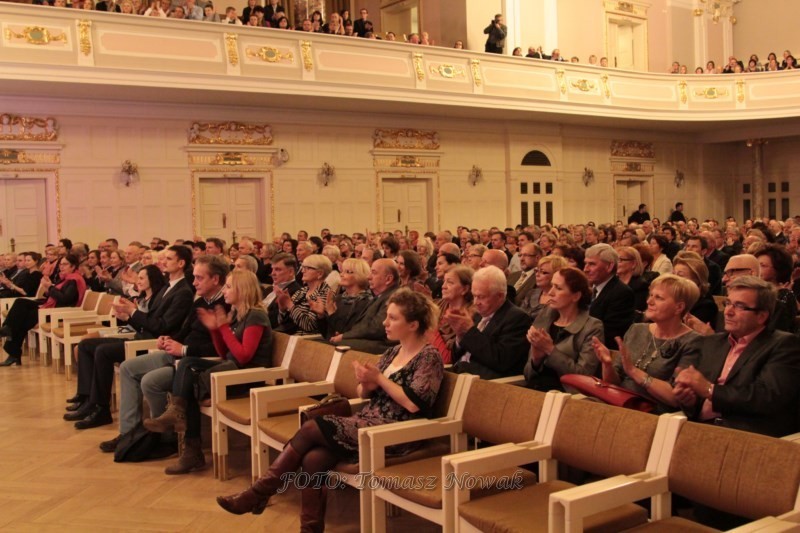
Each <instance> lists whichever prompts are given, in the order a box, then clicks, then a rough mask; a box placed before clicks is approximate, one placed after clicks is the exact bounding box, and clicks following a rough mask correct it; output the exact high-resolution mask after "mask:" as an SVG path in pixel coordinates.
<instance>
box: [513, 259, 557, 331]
mask: <svg viewBox="0 0 800 533" xmlns="http://www.w3.org/2000/svg"><path fill="white" fill-rule="evenodd" d="M531 246H532V245H531ZM567 266H569V265H568V264H567V261H566V260H565V259H564V258H563V257H559V256H557V255H548V256H547V257H542V258H541V259H540V260H539V266H538V267H537V268H536V269H535V270H536V272H535V274H534V275H533V278H534V280H535V284H536V286H535V287H534V288H533V290H531V291H529V292H528V295H527V297H526V298H525V299H524V300H523V301H522V302H521V303H520V306H519V307H520V309H522V310H523V311H525V312H526V313H527V314H528V316H530V317H531V320H536V317H538V316H539V313H541V312H542V311H543V310H544V309H545V308H546V307H547V304H548V303H550V289H551V288H552V286H553V285H552V283H553V274H555V273H556V272H557V271H559V270H561V269H562V268H566V267H567Z"/></svg>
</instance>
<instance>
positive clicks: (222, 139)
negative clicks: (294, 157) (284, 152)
mask: <svg viewBox="0 0 800 533" xmlns="http://www.w3.org/2000/svg"><path fill="white" fill-rule="evenodd" d="M189 144H237V145H256V146H269V145H271V144H272V127H270V126H268V125H267V124H243V123H241V122H208V123H205V124H201V123H199V122H195V123H194V124H192V126H191V128H189Z"/></svg>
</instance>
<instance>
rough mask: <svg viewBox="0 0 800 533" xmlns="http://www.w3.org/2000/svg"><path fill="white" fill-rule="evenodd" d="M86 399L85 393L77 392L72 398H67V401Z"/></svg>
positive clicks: (82, 400)
mask: <svg viewBox="0 0 800 533" xmlns="http://www.w3.org/2000/svg"><path fill="white" fill-rule="evenodd" d="M85 401H86V396H84V395H83V394H76V395H75V396H73V397H72V398H69V399H67V403H83V402H85Z"/></svg>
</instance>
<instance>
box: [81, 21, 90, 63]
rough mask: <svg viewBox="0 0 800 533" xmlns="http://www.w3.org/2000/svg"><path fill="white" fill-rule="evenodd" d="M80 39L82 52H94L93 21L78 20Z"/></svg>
mask: <svg viewBox="0 0 800 533" xmlns="http://www.w3.org/2000/svg"><path fill="white" fill-rule="evenodd" d="M78 41H79V43H80V48H81V53H82V54H83V55H85V56H88V55H89V54H91V53H92V21H91V20H79V21H78Z"/></svg>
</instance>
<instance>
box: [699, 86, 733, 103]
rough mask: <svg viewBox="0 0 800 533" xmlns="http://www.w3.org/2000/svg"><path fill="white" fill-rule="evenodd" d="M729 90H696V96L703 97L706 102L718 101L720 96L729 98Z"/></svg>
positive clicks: (711, 88) (710, 88)
mask: <svg viewBox="0 0 800 533" xmlns="http://www.w3.org/2000/svg"><path fill="white" fill-rule="evenodd" d="M728 94H729V93H728V89H725V88H722V89H717V88H716V87H707V88H705V89H695V91H694V95H695V96H702V97H704V98H705V99H706V100H716V99H717V98H719V97H720V96H728Z"/></svg>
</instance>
